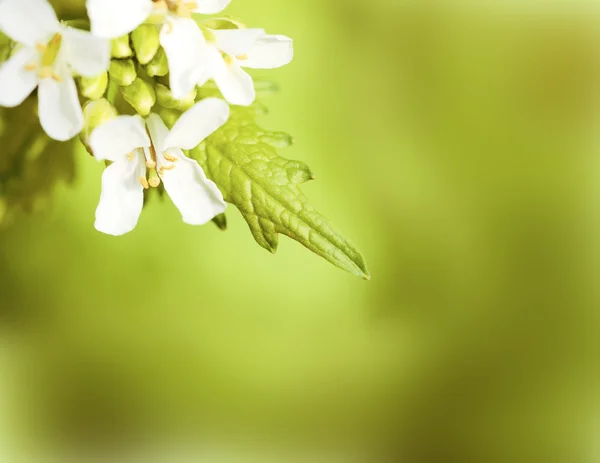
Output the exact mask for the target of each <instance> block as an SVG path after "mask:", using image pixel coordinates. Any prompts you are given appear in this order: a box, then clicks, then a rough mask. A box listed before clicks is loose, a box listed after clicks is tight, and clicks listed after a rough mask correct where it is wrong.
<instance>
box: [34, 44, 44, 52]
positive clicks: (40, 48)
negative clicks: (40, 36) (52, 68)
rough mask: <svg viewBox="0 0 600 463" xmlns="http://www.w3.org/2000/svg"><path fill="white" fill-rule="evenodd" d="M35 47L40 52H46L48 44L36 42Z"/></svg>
mask: <svg viewBox="0 0 600 463" xmlns="http://www.w3.org/2000/svg"><path fill="white" fill-rule="evenodd" d="M35 49H36V50H37V51H38V52H40V53H44V52H45V51H46V45H44V44H43V43H36V44H35Z"/></svg>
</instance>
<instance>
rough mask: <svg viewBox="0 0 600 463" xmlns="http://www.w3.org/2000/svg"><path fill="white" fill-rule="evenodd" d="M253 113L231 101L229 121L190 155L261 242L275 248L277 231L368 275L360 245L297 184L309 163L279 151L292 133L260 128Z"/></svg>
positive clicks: (309, 175) (306, 175) (343, 266)
mask: <svg viewBox="0 0 600 463" xmlns="http://www.w3.org/2000/svg"><path fill="white" fill-rule="evenodd" d="M254 118H255V110H253V109H251V108H242V107H233V108H232V112H231V117H230V120H229V122H228V123H227V124H225V125H224V126H223V127H222V128H221V129H220V130H219V131H217V132H216V133H215V134H213V135H211V136H210V137H209V138H208V139H207V140H206V141H205V142H204V143H202V144H201V145H200V146H199V147H197V148H195V149H194V150H192V151H191V152H190V155H191V156H192V157H194V158H195V159H197V160H198V162H199V163H200V164H201V165H202V167H203V168H204V170H205V172H206V174H207V176H208V177H209V178H210V179H211V180H213V181H214V182H215V183H216V184H217V186H218V187H219V189H220V190H221V192H222V193H223V196H224V197H225V200H226V201H228V202H230V203H232V204H234V205H235V206H236V207H237V208H238V209H239V210H240V211H241V213H242V215H243V217H244V219H246V221H247V222H248V225H249V227H250V231H251V232H252V235H253V236H254V238H255V240H256V242H257V243H258V244H260V245H261V246H262V247H263V248H265V249H267V250H269V251H270V252H275V251H276V250H277V245H278V234H280V233H281V234H283V235H286V236H289V237H290V238H292V239H294V240H296V241H298V242H299V243H301V244H302V245H304V246H305V247H307V248H308V249H310V250H311V251H313V252H314V253H316V254H318V255H320V256H321V257H323V258H325V259H327V260H328V261H329V262H331V263H332V264H334V265H336V266H338V267H340V268H341V269H344V270H346V271H348V272H350V273H352V274H354V275H357V276H360V277H363V278H366V279H368V278H369V272H368V270H367V268H366V264H365V260H364V258H363V256H362V255H361V253H360V251H359V250H358V249H357V248H356V247H355V246H354V245H353V244H352V243H351V242H350V241H349V240H347V239H346V238H344V237H343V236H342V235H341V234H340V233H339V232H338V231H337V230H336V229H335V228H334V227H332V226H331V225H330V224H329V223H328V222H327V220H326V219H325V217H323V216H322V215H321V214H319V213H318V212H317V211H316V210H315V209H314V207H313V206H312V205H311V204H310V203H309V202H308V199H307V198H306V197H305V196H304V195H303V194H302V192H301V190H300V188H299V186H300V185H301V184H302V183H304V182H306V181H308V180H311V179H313V178H314V175H313V173H312V171H311V170H310V168H309V167H308V166H307V165H306V164H304V163H302V162H300V161H290V160H287V159H285V158H283V157H281V156H279V154H278V152H277V149H276V147H275V146H284V145H286V144H289V141H290V140H291V139H290V138H289V137H285V136H282V135H281V134H280V133H269V132H266V131H264V130H263V129H261V128H260V127H258V126H257V125H256V124H255V123H254V122H253V121H254ZM281 140H287V141H288V142H286V143H282V142H281ZM274 141H275V142H274ZM274 145H275V146H274Z"/></svg>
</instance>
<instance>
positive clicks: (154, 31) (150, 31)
mask: <svg viewBox="0 0 600 463" xmlns="http://www.w3.org/2000/svg"><path fill="white" fill-rule="evenodd" d="M131 42H132V43H133V49H134V50H135V56H136V57H137V60H138V62H139V63H140V64H148V63H149V62H150V61H151V60H152V58H154V55H156V52H157V51H158V48H159V47H160V42H159V34H158V28H157V27H156V26H155V25H153V24H142V25H141V26H139V27H138V28H137V29H136V30H134V31H133V32H132V33H131Z"/></svg>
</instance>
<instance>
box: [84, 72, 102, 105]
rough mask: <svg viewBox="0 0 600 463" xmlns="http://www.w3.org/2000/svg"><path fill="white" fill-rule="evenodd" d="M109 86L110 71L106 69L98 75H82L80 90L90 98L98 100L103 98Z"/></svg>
mask: <svg viewBox="0 0 600 463" xmlns="http://www.w3.org/2000/svg"><path fill="white" fill-rule="evenodd" d="M107 86H108V73H107V72H106V71H104V72H103V73H102V74H100V75H98V76H96V77H80V78H79V90H80V91H81V94H82V95H83V96H84V97H86V98H88V99H90V100H97V99H98V98H102V96H103V95H104V93H105V92H106V87H107Z"/></svg>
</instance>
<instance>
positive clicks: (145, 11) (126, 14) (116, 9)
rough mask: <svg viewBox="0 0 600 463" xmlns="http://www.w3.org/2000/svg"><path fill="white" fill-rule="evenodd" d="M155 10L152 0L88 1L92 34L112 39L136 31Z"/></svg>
mask: <svg viewBox="0 0 600 463" xmlns="http://www.w3.org/2000/svg"><path fill="white" fill-rule="evenodd" d="M153 8H154V5H153V2H152V0H87V10H88V16H89V17H90V23H91V25H92V33H93V34H94V35H96V36H98V37H108V38H111V39H112V38H116V37H120V36H122V35H125V34H127V33H129V32H131V31H132V30H134V29H135V28H136V27H138V26H139V25H140V24H142V23H143V22H144V21H145V20H146V19H147V18H148V16H150V14H151V13H152V10H153Z"/></svg>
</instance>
